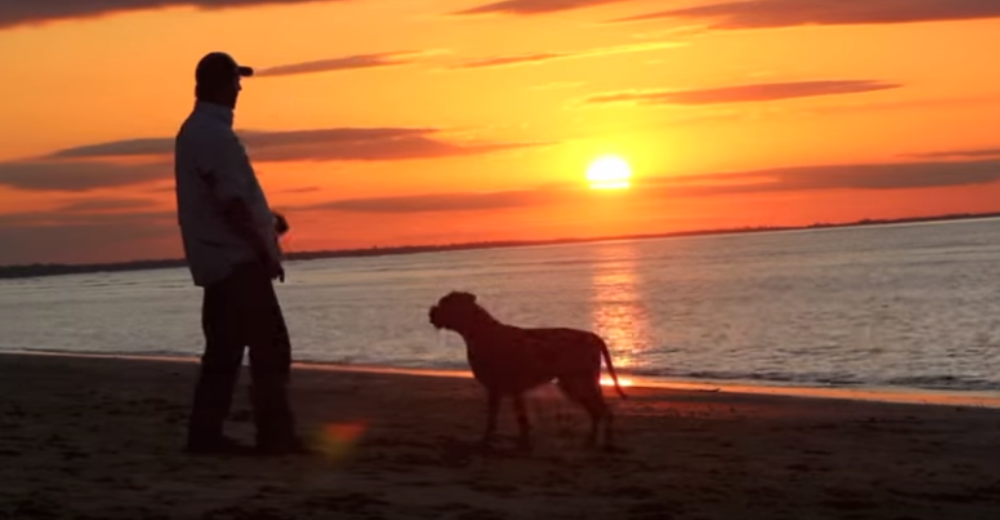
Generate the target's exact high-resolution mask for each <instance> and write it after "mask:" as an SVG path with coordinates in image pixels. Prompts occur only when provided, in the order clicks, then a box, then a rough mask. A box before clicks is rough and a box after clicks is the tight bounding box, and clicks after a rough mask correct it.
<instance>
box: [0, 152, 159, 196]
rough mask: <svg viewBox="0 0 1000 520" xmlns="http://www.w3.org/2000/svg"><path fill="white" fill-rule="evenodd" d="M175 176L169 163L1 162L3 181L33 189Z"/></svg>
mask: <svg viewBox="0 0 1000 520" xmlns="http://www.w3.org/2000/svg"><path fill="white" fill-rule="evenodd" d="M171 178H173V170H172V169H171V167H170V165H169V164H166V163H152V164H139V165H126V164H118V163H111V162H99V161H52V160H34V161H12V162H5V163H0V185H2V186H9V187H11V188H17V189H21V190H30V191H71V192H84V191H90V190H95V189H99V188H113V187H120V186H132V185H137V184H144V183H147V182H153V181H159V180H164V179H171Z"/></svg>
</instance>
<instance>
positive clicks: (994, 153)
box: [905, 148, 1000, 159]
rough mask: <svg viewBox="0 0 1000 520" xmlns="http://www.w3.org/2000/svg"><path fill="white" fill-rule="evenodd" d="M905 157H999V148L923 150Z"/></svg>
mask: <svg viewBox="0 0 1000 520" xmlns="http://www.w3.org/2000/svg"><path fill="white" fill-rule="evenodd" d="M905 157H913V158H917V159H975V158H979V157H997V158H1000V148H983V149H979V150H945V151H942V152H925V153H912V154H907V155H905Z"/></svg>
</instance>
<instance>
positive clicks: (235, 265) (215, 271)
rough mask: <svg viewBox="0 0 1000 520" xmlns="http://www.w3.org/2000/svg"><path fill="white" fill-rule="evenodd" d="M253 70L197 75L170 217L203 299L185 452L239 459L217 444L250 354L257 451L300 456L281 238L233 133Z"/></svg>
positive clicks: (223, 440) (277, 220)
mask: <svg viewBox="0 0 1000 520" xmlns="http://www.w3.org/2000/svg"><path fill="white" fill-rule="evenodd" d="M251 75H253V69H251V68H249V67H244V66H240V65H238V64H237V63H236V61H235V60H233V58H232V57H230V56H229V55H228V54H225V53H218V52H216V53H210V54H208V55H206V56H205V57H203V58H202V59H201V61H200V62H199V63H198V66H197V69H196V72H195V80H196V87H195V97H196V98H197V100H196V102H195V106H194V110H193V111H192V112H191V114H190V115H189V116H188V118H187V120H185V121H184V124H183V125H182V126H181V128H180V131H179V132H178V134H177V140H176V149H175V157H174V163H175V176H176V182H177V188H176V189H177V213H178V220H179V223H180V227H181V235H182V237H183V242H184V253H185V257H186V259H187V263H188V267H189V269H190V271H191V276H192V278H193V281H194V284H195V285H197V286H199V287H202V288H203V290H204V299H203V302H202V330H203V333H204V336H205V351H204V354H203V356H202V358H201V372H200V374H199V379H198V383H197V386H196V388H195V395H194V403H193V410H192V413H191V420H190V423H189V426H188V438H187V450H188V451H190V452H195V453H225V452H238V451H243V450H244V449H245V448H244V447H242V446H240V445H239V444H238V443H237V442H235V441H234V440H233V439H231V438H229V437H226V436H225V435H224V434H223V431H222V430H223V427H222V426H223V422H224V420H225V418H226V416H227V415H228V413H229V408H230V405H231V403H232V397H233V392H234V391H235V388H236V382H237V380H238V376H239V371H240V366H241V365H242V362H243V351H244V348H246V347H249V351H250V370H251V375H252V378H253V380H252V384H251V388H250V398H251V402H252V404H253V409H254V420H255V423H256V427H257V449H258V450H260V451H262V452H265V453H277V454H280V453H288V452H298V451H304V446H303V445H302V442H301V441H300V440H299V438H298V436H297V435H296V434H295V428H294V420H293V416H292V412H291V409H290V406H289V403H288V397H287V385H288V380H289V372H290V365H291V344H290V341H289V338H288V330H287V328H286V326H285V320H284V316H283V315H282V311H281V306H280V305H279V303H278V298H277V295H276V294H275V291H274V286H273V280H274V279H276V278H277V279H280V280H281V281H282V282H284V280H285V272H284V269H283V268H282V266H281V250H280V247H279V245H278V235H279V234H280V233H284V232H285V231H286V230H287V229H288V225H287V222H285V220H284V218H283V217H281V216H280V215H277V214H275V213H272V212H271V210H270V208H269V207H268V203H267V199H266V198H265V197H264V193H263V191H262V190H261V188H260V184H259V183H258V182H257V177H256V175H255V173H254V170H253V168H252V167H251V165H250V161H249V159H248V157H247V155H246V151H245V150H244V148H243V145H242V144H241V143H240V140H239V138H238V137H237V136H236V134H235V133H234V131H233V110H234V109H235V107H236V99H237V97H238V96H239V93H240V91H241V90H242V87H241V85H240V78H241V77H244V76H251Z"/></svg>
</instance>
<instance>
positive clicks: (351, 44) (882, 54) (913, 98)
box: [0, 0, 1000, 264]
mask: <svg viewBox="0 0 1000 520" xmlns="http://www.w3.org/2000/svg"><path fill="white" fill-rule="evenodd" d="M995 49H1000V2H997V1H996V0H866V1H864V2H860V1H857V2H855V1H844V0H748V1H726V0H657V1H651V0H506V1H492V2H491V1H490V0H325V1H324V0H283V1H277V0H94V1H88V2H79V1H76V0H50V1H46V2H24V1H22V0H0V70H2V71H3V72H2V73H0V74H2V78H3V79H2V80H0V243H2V244H3V247H2V248H0V264H23V263H34V262H67V263H81V262H110V261H128V260H136V259H148V258H179V257H181V256H182V250H181V246H180V230H179V228H178V226H177V219H176V203H175V199H174V192H173V175H174V173H173V164H172V161H173V137H174V135H175V134H176V132H177V130H178V128H179V126H180V124H181V123H182V122H183V120H184V119H185V118H186V117H187V116H188V114H189V113H190V111H191V109H192V107H193V104H194V98H193V94H194V66H195V64H196V63H197V61H198V59H200V58H201V56H202V55H204V54H205V53H207V52H211V51H225V52H229V53H230V54H232V55H233V56H234V57H235V58H236V59H237V60H238V61H239V62H241V63H242V64H245V65H249V66H252V67H254V69H255V70H256V74H255V76H254V77H252V78H247V79H245V80H244V82H243V89H244V90H243V92H242V93H241V97H240V100H239V105H238V106H237V110H236V119H235V121H236V122H235V127H236V130H237V133H239V135H240V136H241V138H242V139H243V140H244V142H245V144H246V146H247V149H248V152H249V154H250V157H251V160H252V161H253V163H254V167H255V169H256V171H257V174H258V177H259V179H260V182H261V184H262V186H263V188H264V190H265V192H266V194H267V197H268V200H269V202H270V204H271V206H272V207H273V208H274V209H276V210H278V211H282V212H283V213H284V214H285V215H286V216H287V218H288V221H289V223H290V224H291V227H292V230H291V232H290V233H289V235H288V236H287V237H286V239H285V241H284V244H283V246H284V248H285V251H286V252H296V251H312V250H320V249H343V248H368V247H373V246H379V247H390V246H398V245H416V244H448V243H464V242H478V241H493V240H536V239H549V238H565V237H577V238H579V237H597V236H608V235H622V234H646V233H659V232H671V231H681V230H696V229H717V228H728V227H742V226H762V225H772V226H785V225H808V224H811V223H815V222H848V221H854V220H859V219H864V218H898V217H907V216H925V215H936V214H944V213H958V212H962V213H964V212H986V211H1000V134H998V132H997V129H998V128H1000V68H998V67H996V66H995V64H994V63H993V61H994V60H993V58H992V55H993V54H995ZM605 156H618V157H620V158H622V159H624V160H625V161H626V162H627V163H628V165H629V166H630V168H631V172H632V177H631V180H630V187H628V188H627V189H616V190H602V189H592V186H591V185H590V184H588V181H587V170H588V167H589V166H590V165H591V164H592V163H593V162H594V161H595V160H597V159H599V158H601V157H605Z"/></svg>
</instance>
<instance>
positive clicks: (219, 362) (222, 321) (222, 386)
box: [188, 264, 295, 446]
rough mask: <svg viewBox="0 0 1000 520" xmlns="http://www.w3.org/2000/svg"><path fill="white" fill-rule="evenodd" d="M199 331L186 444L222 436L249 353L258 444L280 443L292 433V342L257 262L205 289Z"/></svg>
mask: <svg viewBox="0 0 1000 520" xmlns="http://www.w3.org/2000/svg"><path fill="white" fill-rule="evenodd" d="M202 329H203V331H204V334H205V352H204V355H203V356H202V358H201V372H200V374H199V378H198V383H197V385H196V387H195V393H194V404H193V409H192V412H191V420H190V423H189V426H188V446H206V445H209V446H210V445H212V444H213V443H215V442H217V441H219V439H220V438H221V437H222V425H223V422H224V421H225V419H226V416H227V415H228V414H229V409H230V406H231V404H232V399H233V392H234V391H235V389H236V383H237V380H238V379H239V373H240V368H241V365H242V363H243V350H244V348H249V351H250V374H251V377H252V382H251V387H250V400H251V403H252V405H253V411H254V422H255V424H256V427H257V445H258V446H280V445H283V444H284V443H286V442H289V441H291V439H292V437H293V436H294V429H295V427H294V418H293V416H292V411H291V408H290V406H289V403H288V396H287V386H288V380H289V373H290V370H291V343H290V340H289V337H288V328H287V327H286V325H285V318H284V316H283V315H282V312H281V306H280V305H279V303H278V297H277V294H275V292H274V286H273V284H272V282H271V279H270V278H269V277H268V276H267V272H266V271H265V269H264V268H263V266H260V265H258V264H245V265H242V266H240V267H238V268H237V269H236V270H235V271H234V272H233V273H232V274H231V275H230V276H229V277H228V278H226V279H225V280H223V281H221V282H219V283H217V284H213V285H211V286H209V287H206V288H205V289H204V300H203V303H202Z"/></svg>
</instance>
